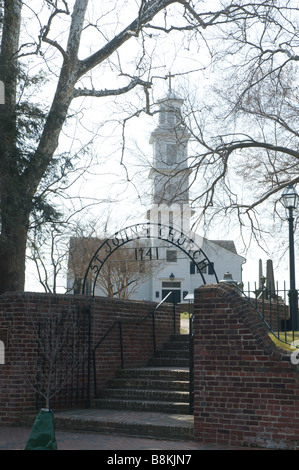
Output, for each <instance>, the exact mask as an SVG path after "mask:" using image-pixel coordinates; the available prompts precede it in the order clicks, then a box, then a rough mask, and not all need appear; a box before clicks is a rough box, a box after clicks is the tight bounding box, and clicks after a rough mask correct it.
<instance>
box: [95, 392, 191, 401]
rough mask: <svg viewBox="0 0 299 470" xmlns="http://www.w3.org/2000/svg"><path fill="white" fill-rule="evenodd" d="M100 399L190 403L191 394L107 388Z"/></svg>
mask: <svg viewBox="0 0 299 470" xmlns="http://www.w3.org/2000/svg"><path fill="white" fill-rule="evenodd" d="M99 398H101V399H102V398H103V399H107V398H109V399H110V398H112V399H115V398H116V399H121V400H147V401H149V400H153V401H171V402H180V403H188V402H189V392H188V391H186V392H184V391H181V390H178V391H177V390H161V389H155V390H153V389H152V390H149V389H142V388H139V389H134V388H105V389H104V390H102V391H101V392H100V393H99Z"/></svg>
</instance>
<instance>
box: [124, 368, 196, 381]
mask: <svg viewBox="0 0 299 470" xmlns="http://www.w3.org/2000/svg"><path fill="white" fill-rule="evenodd" d="M116 377H117V378H127V377H135V378H143V379H161V378H163V379H164V380H189V368H188V367H150V366H147V367H139V368H128V369H119V370H118V372H117V374H116Z"/></svg>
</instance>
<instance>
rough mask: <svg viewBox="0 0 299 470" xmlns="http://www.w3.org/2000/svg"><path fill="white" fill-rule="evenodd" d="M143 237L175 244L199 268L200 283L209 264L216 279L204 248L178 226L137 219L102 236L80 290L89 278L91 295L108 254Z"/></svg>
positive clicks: (83, 291) (83, 289)
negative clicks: (108, 235) (111, 234)
mask: <svg viewBox="0 0 299 470" xmlns="http://www.w3.org/2000/svg"><path fill="white" fill-rule="evenodd" d="M142 239H158V240H162V241H165V242H167V243H169V244H171V245H174V246H176V247H177V248H179V249H180V250H181V251H183V252H184V253H185V255H186V256H188V257H189V258H190V260H191V261H193V263H194V264H195V266H196V267H197V269H198V272H199V273H200V275H201V278H202V280H203V283H204V284H206V281H205V278H204V270H205V268H207V267H208V266H210V267H211V271H212V272H213V275H214V276H215V281H216V282H217V283H218V277H217V274H216V273H215V271H214V268H213V264H212V263H211V261H210V260H209V259H208V257H207V256H206V254H205V253H204V252H203V250H202V249H201V248H200V247H199V246H198V245H197V244H196V243H195V241H194V240H193V239H191V238H189V237H188V236H187V235H185V234H184V233H183V232H182V231H181V230H178V229H176V228H174V227H170V226H167V225H162V224H154V223H151V222H145V223H138V224H134V225H131V226H129V227H126V228H123V229H122V230H119V231H118V232H116V233H115V234H114V235H113V236H112V237H110V238H107V239H105V240H104V241H103V242H102V243H101V244H100V246H99V248H98V249H97V250H96V252H95V253H94V255H93V257H92V258H91V260H90V262H89V265H88V268H87V271H86V273H85V276H84V280H83V287H82V293H83V294H85V293H86V283H87V280H88V279H92V284H93V285H92V289H91V293H92V295H94V294H95V288H96V283H97V279H98V277H99V275H100V273H101V269H102V267H103V266H104V264H105V262H106V261H107V260H108V258H109V257H110V256H111V255H112V253H114V252H115V251H116V250H117V249H118V248H120V247H121V246H123V245H125V244H127V243H129V242H132V241H134V240H142Z"/></svg>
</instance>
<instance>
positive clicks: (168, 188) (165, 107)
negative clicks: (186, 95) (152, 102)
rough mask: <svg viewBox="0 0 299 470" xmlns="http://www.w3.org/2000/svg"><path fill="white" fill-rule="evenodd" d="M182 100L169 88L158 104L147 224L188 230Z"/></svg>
mask: <svg viewBox="0 0 299 470" xmlns="http://www.w3.org/2000/svg"><path fill="white" fill-rule="evenodd" d="M183 103H184V100H183V99H182V98H180V97H179V96H178V95H177V94H176V93H174V92H173V91H172V89H171V83H170V84H169V90H168V94H167V95H166V96H165V98H162V99H160V100H159V101H158V104H159V123H158V127H157V128H156V129H155V130H154V131H153V132H152V134H151V138H150V143H151V144H152V145H153V166H152V169H151V171H150V174H149V178H150V179H151V180H152V207H151V210H150V219H151V222H155V223H162V224H165V225H170V226H174V225H175V226H176V227H177V228H180V229H181V230H182V231H183V230H184V231H186V230H189V228H190V216H191V209H190V206H189V173H190V170H189V168H188V140H189V137H190V136H189V133H188V132H187V130H186V128H185V126H184V125H183V120H182V116H181V108H182V105H183Z"/></svg>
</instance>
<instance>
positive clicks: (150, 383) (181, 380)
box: [95, 335, 189, 413]
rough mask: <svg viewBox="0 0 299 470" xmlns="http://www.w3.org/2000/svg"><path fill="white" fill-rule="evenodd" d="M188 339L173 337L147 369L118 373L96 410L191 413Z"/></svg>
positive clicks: (103, 393)
mask: <svg viewBox="0 0 299 470" xmlns="http://www.w3.org/2000/svg"><path fill="white" fill-rule="evenodd" d="M188 339H189V336H188V335H173V336H172V337H171V339H170V341H169V343H167V344H166V345H165V347H164V349H163V350H162V351H159V352H158V353H157V356H156V357H155V358H153V359H151V360H150V361H149V364H148V367H143V368H138V369H123V370H121V371H119V373H118V375H117V377H115V378H114V379H113V380H111V381H110V383H109V385H108V387H107V388H106V389H105V390H102V391H101V392H100V396H99V398H98V399H96V400H95V407H97V408H102V409H120V410H124V409H126V410H140V411H162V412H167V413H189V341H188Z"/></svg>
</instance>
